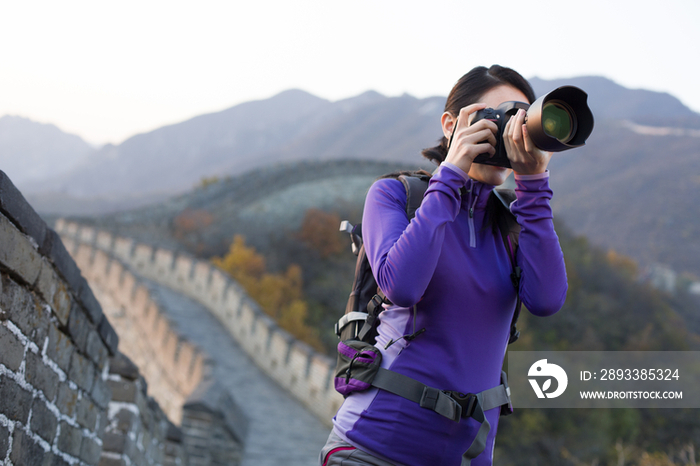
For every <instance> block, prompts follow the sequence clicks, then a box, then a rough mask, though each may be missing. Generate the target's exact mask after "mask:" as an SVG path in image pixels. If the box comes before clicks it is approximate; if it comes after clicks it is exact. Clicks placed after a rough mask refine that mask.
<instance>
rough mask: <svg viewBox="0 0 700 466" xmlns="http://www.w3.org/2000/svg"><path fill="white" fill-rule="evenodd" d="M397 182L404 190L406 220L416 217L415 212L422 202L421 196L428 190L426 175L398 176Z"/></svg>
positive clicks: (428, 177) (428, 179) (428, 178)
mask: <svg viewBox="0 0 700 466" xmlns="http://www.w3.org/2000/svg"><path fill="white" fill-rule="evenodd" d="M399 181H401V183H402V184H403V187H404V189H405V190H406V215H407V216H408V220H411V219H412V218H413V217H415V216H416V210H418V207H420V204H421V202H423V196H424V195H425V191H426V190H427V189H428V181H430V176H428V175H422V174H421V175H399Z"/></svg>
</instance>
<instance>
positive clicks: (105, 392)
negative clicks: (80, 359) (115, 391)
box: [90, 374, 112, 409]
mask: <svg viewBox="0 0 700 466" xmlns="http://www.w3.org/2000/svg"><path fill="white" fill-rule="evenodd" d="M90 396H91V397H92V399H93V401H94V402H95V404H96V405H97V406H99V407H100V408H102V409H107V406H109V401H110V400H111V399H112V390H111V389H110V388H109V385H108V384H107V381H105V380H102V377H100V375H99V374H97V377H95V383H94V384H93V386H92V392H91V393H90Z"/></svg>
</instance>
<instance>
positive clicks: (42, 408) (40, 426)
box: [30, 398, 58, 444]
mask: <svg viewBox="0 0 700 466" xmlns="http://www.w3.org/2000/svg"><path fill="white" fill-rule="evenodd" d="M30 423H31V425H30V428H31V430H32V432H35V433H36V434H37V435H38V436H39V437H41V438H43V439H44V440H46V441H47V442H48V443H49V444H51V443H53V439H54V437H55V436H56V427H58V419H57V418H56V416H54V414H53V413H52V412H51V411H50V410H49V408H48V407H47V406H46V403H44V402H43V401H42V400H41V399H39V398H34V402H33V403H32V418H31V421H30Z"/></svg>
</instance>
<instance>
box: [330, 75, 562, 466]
mask: <svg viewBox="0 0 700 466" xmlns="http://www.w3.org/2000/svg"><path fill="white" fill-rule="evenodd" d="M534 100H535V96H534V93H533V91H532V88H531V87H530V85H529V83H528V82H527V81H526V80H525V79H523V78H522V76H520V75H519V74H518V73H516V72H515V71H513V70H511V69H508V68H504V67H501V66H497V65H494V66H492V67H491V68H488V69H487V68H485V67H478V68H475V69H473V70H471V71H470V72H469V73H467V74H466V75H464V76H463V77H462V78H461V79H460V80H459V81H458V82H457V84H456V85H455V86H454V88H453V89H452V91H451V92H450V95H449V96H448V98H447V103H446V106H445V113H444V114H443V115H442V119H441V122H442V130H443V134H444V138H443V139H442V142H441V143H440V145H439V146H437V147H435V148H432V149H427V150H425V151H423V155H424V156H426V157H428V158H430V159H432V160H433V161H435V162H437V163H438V164H439V165H440V167H439V169H438V170H437V171H436V173H435V174H434V175H433V177H432V179H431V181H430V184H429V186H428V190H427V191H426V193H425V196H424V199H423V202H422V204H421V207H420V208H419V209H418V210H417V211H416V215H415V218H413V219H412V220H411V221H410V222H409V220H408V219H407V216H406V212H405V205H406V193H405V190H404V187H403V185H402V184H401V182H400V181H398V180H395V179H390V178H388V179H382V180H379V181H377V182H376V183H375V184H374V185H373V186H372V188H371V189H370V191H369V193H368V195H367V200H366V203H365V210H364V215H363V220H362V227H363V237H364V244H365V250H366V252H367V257H368V259H369V261H370V264H371V266H372V270H373V272H374V275H375V278H376V279H377V283H378V284H379V287H380V288H381V290H382V291H383V292H384V293H385V294H386V296H387V297H388V299H389V300H390V301H391V302H392V303H393V304H392V305H391V306H390V307H388V308H387V309H386V310H384V311H383V312H382V313H381V314H380V322H381V323H380V325H379V328H378V332H379V336H378V338H377V344H376V347H377V348H379V349H380V351H381V352H382V356H383V359H382V367H383V368H385V369H389V370H391V371H395V372H399V373H401V374H403V375H406V376H408V377H411V378H413V379H415V380H418V381H420V382H422V383H424V384H426V385H428V386H431V387H437V388H440V389H442V390H450V391H451V390H454V391H456V392H461V393H479V392H481V391H484V390H487V389H490V388H492V387H496V386H498V385H499V384H500V383H501V369H502V364H503V357H504V354H505V349H506V346H507V342H508V339H509V336H510V324H511V320H512V317H513V311H514V308H515V303H516V298H517V297H516V290H515V289H514V287H513V285H512V283H511V279H510V274H511V271H512V266H511V262H510V259H509V255H508V252H507V250H506V248H505V246H504V243H503V240H502V238H501V236H500V234H499V233H498V232H497V230H495V229H494V228H491V226H490V225H491V223H490V222H492V221H494V219H493V218H490V216H489V215H488V214H487V209H486V207H487V204H488V199H489V195H490V193H491V191H492V190H493V189H494V187H495V186H497V185H500V184H502V183H503V182H504V181H505V180H506V178H507V177H508V175H509V174H510V172H511V169H506V168H501V167H495V166H491V165H483V164H478V163H473V160H474V158H475V157H476V156H477V155H479V154H482V153H489V154H494V152H495V149H494V146H495V145H496V132H497V127H496V124H495V123H494V122H492V121H489V120H480V121H477V122H476V123H474V124H473V125H470V124H469V122H470V116H471V115H472V114H473V113H474V112H476V111H478V110H480V109H483V108H486V107H492V108H496V107H497V106H498V105H499V104H501V103H502V102H506V101H520V102H529V103H532V102H533V101H534ZM524 119H525V112H524V111H522V110H521V111H520V112H519V113H518V114H517V115H515V116H514V117H512V118H511V119H510V120H509V122H508V124H507V125H506V127H505V130H504V135H503V142H504V145H505V148H506V152H507V154H508V158H509V160H510V162H511V165H512V167H513V168H512V171H514V172H515V183H516V195H517V200H516V201H515V202H513V204H512V205H511V207H510V209H511V212H512V213H513V214H515V216H516V218H517V221H518V223H519V224H520V226H521V228H522V229H521V232H520V237H519V248H518V252H517V263H518V266H519V267H520V268H521V269H522V278H521V280H520V290H519V294H520V298H521V299H522V301H523V304H524V305H525V306H526V307H527V309H528V310H529V311H530V312H531V313H533V314H535V315H537V316H547V315H551V314H554V313H555V312H557V311H558V310H559V309H560V308H561V306H562V305H563V303H564V300H565V298H566V290H567V284H566V271H565V267H564V259H563V256H562V252H561V247H560V246H559V240H558V238H557V235H556V233H555V232H554V228H553V225H552V211H551V208H550V206H549V200H550V199H551V197H552V191H551V189H550V188H549V182H548V179H549V172H548V171H547V164H548V163H549V160H550V157H551V153H546V152H542V151H540V150H539V149H537V148H536V147H535V146H534V145H533V143H532V141H531V140H530V138H529V136H528V133H527V130H526V128H525V125H524ZM453 133H454V134H453ZM450 139H451V144H449V143H448V141H450ZM448 144H449V147H448ZM414 306H416V307H415V315H414ZM423 328H424V329H425V331H424V332H423V333H421V334H420V335H419V336H417V337H416V338H415V339H413V340H412V341H410V342H407V341H406V339H402V338H401V337H402V336H404V335H407V334H411V333H413V332H414V331H415V329H423ZM391 341H394V342H395V343H393V344H391V345H389V346H388V348H386V346H387V344H388V343H389V342H391ZM499 411H500V409H498V408H494V409H490V410H488V411H486V413H485V415H486V419H487V420H488V422H489V423H490V426H491V427H490V431H489V433H488V437H487V439H486V447H485V449H484V451H483V452H482V453H481V454H479V455H478V456H477V457H476V458H475V459H474V460H473V461H472V463H471V464H472V465H474V466H477V465H491V464H492V461H493V459H492V457H493V447H494V441H495V437H496V430H497V426H498V417H499ZM479 427H480V424H479V423H478V422H476V421H475V420H474V419H472V418H463V419H461V420H460V422H455V421H453V420H451V419H447V418H446V417H444V416H441V415H440V414H437V413H436V412H435V411H432V410H430V409H424V408H421V406H419V404H417V403H415V402H413V401H410V400H407V399H405V398H402V397H400V396H397V395H395V394H393V393H390V392H388V391H385V390H380V389H377V388H374V387H372V388H370V389H369V390H365V391H362V392H355V393H352V394H351V395H350V396H348V397H347V399H346V400H345V402H344V404H343V406H342V407H341V408H340V410H339V411H338V413H337V415H336V416H335V418H334V428H333V431H332V433H331V435H330V437H329V439H328V443H327V444H326V446H325V447H324V449H323V451H322V452H321V458H320V464H322V465H326V466H331V465H340V464H343V465H350V464H353V465H354V464H357V465H362V464H370V465H381V466H385V465H393V464H398V465H405V466H413V465H415V466H433V465H454V466H458V465H460V464H461V458H462V454H463V453H464V452H465V451H466V450H467V449H468V448H469V447H470V445H471V444H472V441H473V440H474V438H475V437H476V435H477V431H478V430H479Z"/></svg>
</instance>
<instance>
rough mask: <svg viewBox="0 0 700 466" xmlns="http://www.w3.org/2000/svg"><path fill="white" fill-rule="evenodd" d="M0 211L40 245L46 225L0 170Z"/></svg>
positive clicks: (44, 234)
mask: <svg viewBox="0 0 700 466" xmlns="http://www.w3.org/2000/svg"><path fill="white" fill-rule="evenodd" d="M0 211H2V213H4V214H5V215H7V217H8V218H9V219H11V220H12V222H13V223H14V224H15V225H17V227H18V228H19V229H20V230H22V231H23V232H24V233H26V234H27V235H29V236H31V237H32V238H34V241H36V244H37V245H41V244H42V243H43V242H44V238H45V237H46V231H47V229H48V228H47V226H46V223H45V222H44V220H42V218H41V217H40V216H39V214H37V213H36V211H35V210H34V209H33V208H32V206H31V205H29V203H28V202H27V200H26V199H25V198H24V196H22V193H21V192H20V191H19V190H18V189H17V188H16V187H15V185H14V184H12V181H10V179H9V178H8V177H7V175H6V174H5V173H3V172H2V171H0Z"/></svg>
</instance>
